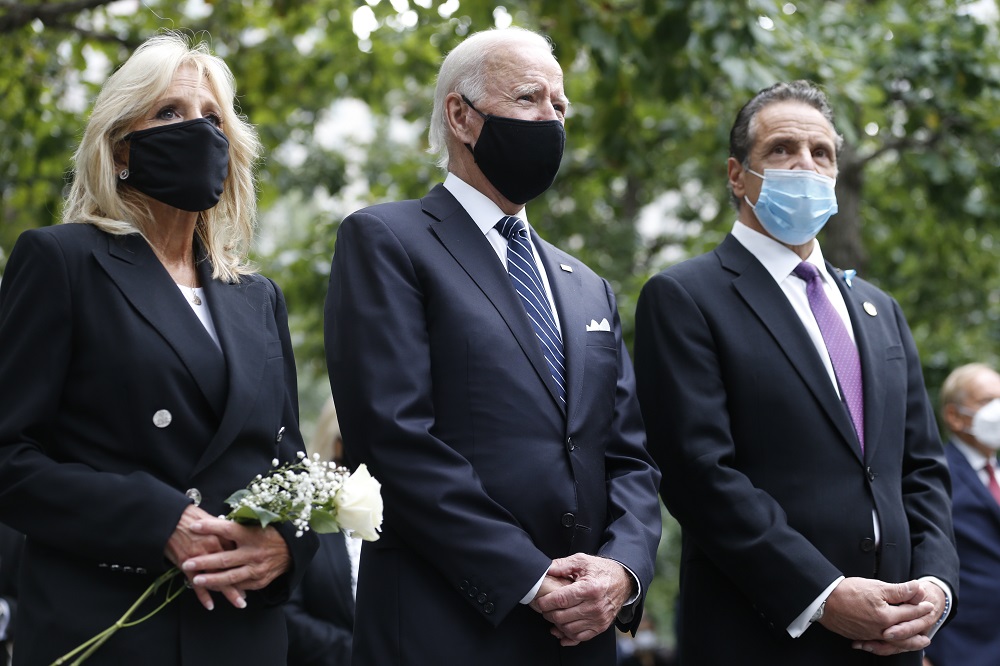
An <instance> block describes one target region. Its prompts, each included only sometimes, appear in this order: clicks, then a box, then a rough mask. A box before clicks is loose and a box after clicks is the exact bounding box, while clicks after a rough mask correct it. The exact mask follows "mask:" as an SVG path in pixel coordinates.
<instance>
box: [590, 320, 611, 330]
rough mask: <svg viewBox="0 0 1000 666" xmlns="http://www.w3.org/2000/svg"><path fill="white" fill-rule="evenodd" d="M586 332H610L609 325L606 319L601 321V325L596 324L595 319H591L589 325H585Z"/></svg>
mask: <svg viewBox="0 0 1000 666" xmlns="http://www.w3.org/2000/svg"><path fill="white" fill-rule="evenodd" d="M587 330H588V331H610V330H611V324H609V323H608V320H607V319H602V320H601V323H600V324H598V323H597V320H596V319H591V320H590V323H589V324H587Z"/></svg>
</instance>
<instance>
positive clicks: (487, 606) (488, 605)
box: [483, 601, 495, 615]
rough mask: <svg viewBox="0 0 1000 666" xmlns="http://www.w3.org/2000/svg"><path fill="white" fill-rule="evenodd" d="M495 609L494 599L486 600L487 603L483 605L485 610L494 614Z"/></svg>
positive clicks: (488, 613) (489, 613)
mask: <svg viewBox="0 0 1000 666" xmlns="http://www.w3.org/2000/svg"><path fill="white" fill-rule="evenodd" d="M494 610H495V609H494V607H493V602H492V601H488V602H486V604H485V605H484V606H483V612H484V613H486V614H487V615H492V614H493V611H494Z"/></svg>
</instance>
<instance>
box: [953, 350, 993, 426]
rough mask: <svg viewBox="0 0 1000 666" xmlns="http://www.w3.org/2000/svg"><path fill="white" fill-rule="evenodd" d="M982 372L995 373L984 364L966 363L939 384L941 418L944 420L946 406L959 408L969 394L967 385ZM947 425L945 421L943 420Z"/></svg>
mask: <svg viewBox="0 0 1000 666" xmlns="http://www.w3.org/2000/svg"><path fill="white" fill-rule="evenodd" d="M983 372H996V370H994V369H993V368H991V367H990V366H988V365H986V364H985V363H967V364H965V365H960V366H959V367H957V368H955V369H954V370H952V371H951V374H949V375H948V377H947V378H946V379H945V380H944V383H943V384H941V400H940V402H941V418H942V419H944V415H945V412H944V410H945V408H946V407H947V406H948V405H956V406H959V405H961V404H962V403H963V402H965V399H966V397H968V394H969V384H970V383H971V382H972V380H973V379H975V377H976V375H979V374H980V373H983ZM945 423H947V420H945Z"/></svg>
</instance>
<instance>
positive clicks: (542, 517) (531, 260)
mask: <svg viewBox="0 0 1000 666" xmlns="http://www.w3.org/2000/svg"><path fill="white" fill-rule="evenodd" d="M568 104H569V103H568V101H567V99H566V95H565V93H564V91H563V73H562V69H561V68H560V66H559V63H558V62H557V61H556V59H555V57H554V56H553V52H552V45H551V43H550V42H549V41H548V40H547V39H545V38H544V37H543V36H541V35H539V34H536V33H533V32H531V31H528V30H523V29H519V28H506V29H498V30H488V31H484V32H480V33H477V34H475V35H472V36H470V37H468V38H467V39H465V40H464V41H463V42H462V43H461V44H459V45H458V46H456V47H455V48H454V49H453V50H452V51H451V52H450V53H449V54H448V56H447V57H446V58H445V59H444V62H443V63H442V65H441V68H440V70H439V72H438V79H437V87H436V89H435V93H434V109H433V111H432V113H431V121H430V143H431V145H432V147H433V148H434V150H435V151H436V152H437V153H438V154H439V155H440V156H441V160H440V162H439V164H440V165H442V166H445V167H446V168H447V170H448V174H447V177H446V178H445V179H444V183H443V184H440V185H437V186H436V187H434V188H433V189H432V190H431V191H430V192H429V193H428V194H427V195H426V196H425V197H423V198H422V199H419V200H416V199H413V200H409V201H397V202H391V203H384V204H380V205H377V206H373V207H370V208H366V209H364V210H360V211H357V212H355V213H353V214H351V215H349V216H348V217H347V218H346V219H345V220H344V222H343V224H342V225H341V226H340V228H339V230H338V232H337V247H336V252H335V253H334V257H333V263H332V267H331V272H330V289H329V292H328V294H327V300H326V313H325V325H324V333H325V336H326V355H327V367H328V369H329V373H330V384H331V386H332V388H333V396H334V400H335V401H336V402H337V408H338V409H339V410H340V414H341V427H342V428H343V431H344V443H345V446H346V451H347V456H348V460H349V461H350V463H351V465H357V464H360V463H365V464H367V465H368V467H369V468H370V469H371V472H372V474H373V475H375V477H376V478H378V479H379V481H380V482H381V483H382V494H383V498H384V502H385V523H384V526H383V531H382V538H380V539H379V540H378V541H376V542H374V543H365V544H364V548H363V549H362V553H361V572H360V579H359V581H358V604H357V619H356V622H355V640H354V645H353V650H354V652H353V660H354V663H355V666H361V665H364V666H391V665H393V664H397V665H398V664H409V663H420V664H435V665H436V664H463V665H464V664H477V665H478V666H511V665H516V666H536V665H537V666H549V665H551V664H559V663H572V664H577V665H583V664H587V665H594V666H605V665H608V664H613V663H614V659H615V636H614V629H612V628H610V627H611V626H612V625H613V624H617V626H618V627H619V628H622V629H626V630H628V631H634V629H635V627H636V625H638V623H639V620H640V618H641V616H642V607H643V601H644V599H645V594H646V591H647V589H648V587H649V583H650V581H651V579H652V575H653V565H654V561H655V557H656V547H657V545H658V543H659V539H660V510H659V501H658V499H657V495H656V485H657V482H658V480H659V473H658V471H657V470H656V467H655V466H654V465H653V463H652V461H651V459H650V457H649V454H648V453H647V452H646V448H645V434H644V432H643V427H642V419H641V418H640V416H639V406H638V403H637V402H636V399H635V383H634V378H633V374H632V363H631V361H630V360H629V356H628V352H627V351H626V349H625V344H624V342H623V340H622V329H621V321H620V318H619V315H618V305H617V301H616V300H615V296H614V294H613V293H612V290H611V287H610V285H609V284H608V282H607V281H606V280H604V279H602V278H601V277H600V276H598V275H597V274H596V273H594V272H593V271H592V270H591V269H590V268H588V267H587V266H586V265H585V264H583V263H582V262H580V261H579V260H578V259H576V258H575V257H572V256H570V255H569V254H566V253H565V252H563V251H561V250H559V249H557V248H556V247H554V246H552V245H551V244H549V243H547V242H545V241H544V240H543V239H542V238H541V237H540V236H538V234H537V233H536V232H535V230H534V229H533V228H532V226H531V225H530V224H528V223H527V219H528V213H527V212H526V211H527V210H528V208H527V207H526V205H527V204H528V202H530V201H531V200H532V199H534V198H535V197H537V196H538V195H540V194H541V193H542V192H544V191H545V190H546V189H547V188H548V187H549V186H550V185H551V184H552V182H553V180H554V179H555V177H556V173H557V171H558V169H559V164H560V161H561V159H562V154H563V147H564V142H565V129H564V120H565V114H566V111H567V108H568Z"/></svg>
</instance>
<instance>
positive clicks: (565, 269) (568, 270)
mask: <svg viewBox="0 0 1000 666" xmlns="http://www.w3.org/2000/svg"><path fill="white" fill-rule="evenodd" d="M559 268H561V269H563V270H564V271H566V272H567V273H572V272H573V267H572V266H570V265H569V264H559Z"/></svg>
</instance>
